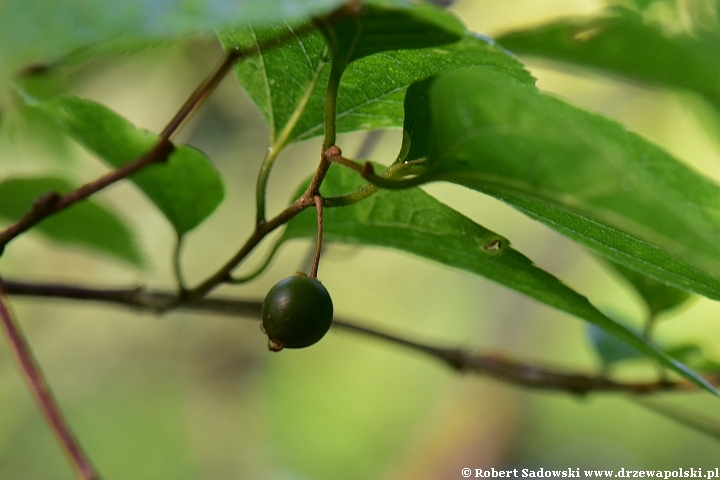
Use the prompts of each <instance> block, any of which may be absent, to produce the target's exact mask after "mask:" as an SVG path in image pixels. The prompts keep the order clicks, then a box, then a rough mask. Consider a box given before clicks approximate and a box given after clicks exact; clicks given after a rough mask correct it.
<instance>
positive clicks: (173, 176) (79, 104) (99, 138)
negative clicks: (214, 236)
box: [36, 96, 224, 235]
mask: <svg viewBox="0 0 720 480" xmlns="http://www.w3.org/2000/svg"><path fill="white" fill-rule="evenodd" d="M36 107H37V108H39V109H40V110H42V111H43V112H44V113H46V114H47V115H49V116H50V117H51V118H52V119H53V120H54V122H55V123H56V124H57V125H58V126H59V127H60V128H61V129H63V130H64V131H65V132H66V133H67V134H68V135H70V136H71V137H72V138H74V139H75V140H76V141H78V142H79V143H80V144H82V145H83V146H84V147H85V148H87V149H88V150H90V151H91V152H93V153H95V154H97V155H98V156H99V157H100V158H102V159H103V160H104V161H105V162H107V164H108V165H110V166H112V167H115V168H117V167H120V166H122V165H124V164H126V163H128V162H130V161H132V160H135V159H136V158H138V157H140V156H141V155H143V154H145V153H147V152H148V151H149V150H150V149H151V148H152V147H153V145H155V143H156V142H157V141H158V136H157V135H155V134H152V133H150V132H146V131H143V130H139V129H137V128H136V127H134V126H133V125H132V124H130V123H129V122H128V121H127V120H125V119H124V118H122V117H120V116H119V115H117V114H115V113H114V112H112V111H111V110H109V109H107V108H106V107H104V106H102V105H99V104H97V103H94V102H91V101H89V100H83V99H80V98H77V97H73V96H61V97H56V98H54V99H52V100H49V101H47V102H43V103H38V104H36ZM130 179H131V180H132V181H133V182H134V183H135V184H136V185H137V186H138V187H140V189H141V190H142V191H143V192H144V193H145V195H147V196H148V198H150V199H151V200H152V201H153V202H154V203H155V205H157V207H158V208H159V209H160V211H162V212H163V213H164V214H165V216H166V217H167V219H168V220H169V221H170V223H172V225H173V227H175V230H176V231H177V233H178V235H182V234H184V233H185V232H187V231H189V230H192V229H193V228H195V227H196V226H197V225H198V224H199V223H200V222H202V221H203V220H205V218H207V217H208V216H209V215H210V214H211V213H212V212H213V211H214V210H215V208H217V206H218V205H219V204H220V203H221V202H222V199H223V196H224V188H223V184H222V179H221V178H220V174H219V173H218V172H217V170H215V168H214V167H213V165H212V164H211V162H210V160H209V159H208V158H207V157H206V156H205V155H204V154H203V153H202V152H200V151H198V150H196V149H194V148H192V147H189V146H187V145H181V146H176V147H175V150H174V151H173V152H172V153H171V154H170V156H169V158H168V160H167V161H166V162H165V163H163V164H157V165H151V166H149V167H147V168H145V169H143V170H142V171H140V172H138V173H136V174H135V175H133V176H131V177H130Z"/></svg>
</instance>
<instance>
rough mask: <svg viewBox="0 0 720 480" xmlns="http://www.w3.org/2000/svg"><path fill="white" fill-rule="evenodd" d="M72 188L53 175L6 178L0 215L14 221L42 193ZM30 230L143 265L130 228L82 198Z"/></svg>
mask: <svg viewBox="0 0 720 480" xmlns="http://www.w3.org/2000/svg"><path fill="white" fill-rule="evenodd" d="M74 188H75V186H74V185H73V184H71V183H70V182H68V181H67V180H64V179H61V178H56V177H34V178H9V179H7V180H4V181H3V182H2V183H0V217H2V218H3V219H4V220H6V221H8V222H15V221H17V220H19V219H20V218H21V217H22V216H23V215H24V214H26V213H27V212H28V211H30V209H31V207H32V205H33V202H34V201H35V200H37V199H38V198H40V197H41V196H42V195H44V194H46V193H49V192H56V193H60V194H62V193H67V192H69V191H71V190H73V189H74ZM8 222H3V223H8ZM33 230H37V231H38V232H39V233H42V234H43V235H45V236H46V237H47V238H49V239H51V240H53V241H56V242H59V243H64V244H67V245H72V246H76V247H82V248H86V249H90V250H93V251H96V252H101V253H104V254H106V255H111V256H113V257H115V258H119V259H120V260H123V261H125V262H128V263H131V264H133V265H142V264H143V258H142V255H141V253H140V251H139V250H138V247H137V244H136V242H135V238H134V237H133V234H132V231H131V230H130V228H128V226H127V225H125V223H124V222H123V221H122V220H120V219H119V218H118V217H117V216H116V215H115V214H114V213H112V212H110V211H109V210H108V209H106V208H105V207H103V206H101V205H100V204H98V203H96V202H94V201H92V200H84V201H82V202H79V203H77V204H75V205H73V206H71V207H70V208H68V209H66V210H64V211H62V212H59V213H57V214H54V215H51V216H50V217H47V218H46V219H44V220H42V221H41V222H40V223H38V224H37V225H36V226H35V227H33Z"/></svg>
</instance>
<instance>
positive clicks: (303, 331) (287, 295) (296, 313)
mask: <svg viewBox="0 0 720 480" xmlns="http://www.w3.org/2000/svg"><path fill="white" fill-rule="evenodd" d="M332 318H333V304H332V299H331V298H330V294H329V293H328V291H327V290H326V289H325V287H323V285H322V283H320V282H319V281H317V280H316V279H314V278H311V277H307V276H305V275H295V276H292V277H288V278H286V279H284V280H280V281H279V282H278V283H277V284H276V285H275V286H274V287H272V288H271V289H270V291H269V292H268V294H267V295H266V296H265V301H263V307H262V319H263V322H262V328H263V331H264V332H265V333H266V334H267V336H268V340H269V342H268V345H269V347H270V350H273V351H279V350H282V349H283V348H304V347H309V346H310V345H312V344H314V343H316V342H318V341H319V340H320V339H321V338H322V337H324V336H325V334H326V333H327V331H328V330H330V324H331V323H332Z"/></svg>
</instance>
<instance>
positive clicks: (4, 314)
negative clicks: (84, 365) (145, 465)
mask: <svg viewBox="0 0 720 480" xmlns="http://www.w3.org/2000/svg"><path fill="white" fill-rule="evenodd" d="M0 318H1V319H2V326H3V330H4V331H5V335H6V337H7V340H8V343H9V344H10V347H11V348H12V350H13V353H14V354H15V360H16V361H17V363H18V366H19V367H20V370H21V372H22V374H23V376H24V377H25V381H26V382H27V384H28V386H29V387H30V391H31V392H32V395H33V397H35V401H36V402H37V404H38V406H39V407H40V410H42V413H43V415H44V416H45V420H47V422H48V424H49V425H50V428H51V429H52V431H53V432H55V435H56V436H57V439H58V441H59V442H60V444H61V445H62V447H63V449H64V450H65V453H66V454H67V456H68V458H69V460H70V462H71V463H72V465H73V467H75V470H76V472H77V474H78V477H79V478H81V479H83V480H99V479H100V476H99V475H98V473H97V472H96V471H95V469H94V468H93V466H92V464H91V463H90V460H89V459H88V457H87V455H86V454H85V452H84V451H83V449H82V447H81V446H80V444H79V443H78V441H77V439H76V438H75V435H73V433H72V432H71V431H70V427H69V426H68V424H67V422H66V421H65V418H63V415H62V413H61V412H60V409H59V408H58V406H57V402H56V401H55V399H54V398H53V395H52V393H51V392H50V389H49V388H48V386H47V383H46V382H45V378H43V375H42V372H41V371H40V368H39V367H38V365H37V362H36V361H35V359H34V358H33V355H32V352H31V351H30V347H29V346H28V344H27V342H26V341H25V338H24V337H23V334H22V332H21V331H20V328H19V327H18V325H17V323H16V322H15V319H14V318H13V316H12V313H11V312H10V308H9V306H8V304H7V302H6V299H5V292H4V291H3V286H2V282H1V281H0Z"/></svg>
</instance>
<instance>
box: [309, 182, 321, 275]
mask: <svg viewBox="0 0 720 480" xmlns="http://www.w3.org/2000/svg"><path fill="white" fill-rule="evenodd" d="M313 200H314V201H315V209H316V210H317V243H316V244H315V256H314V257H313V263H312V268H311V269H310V276H311V277H312V278H317V272H318V266H319V265H320V253H322V242H323V206H322V197H320V195H314V196H313Z"/></svg>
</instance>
